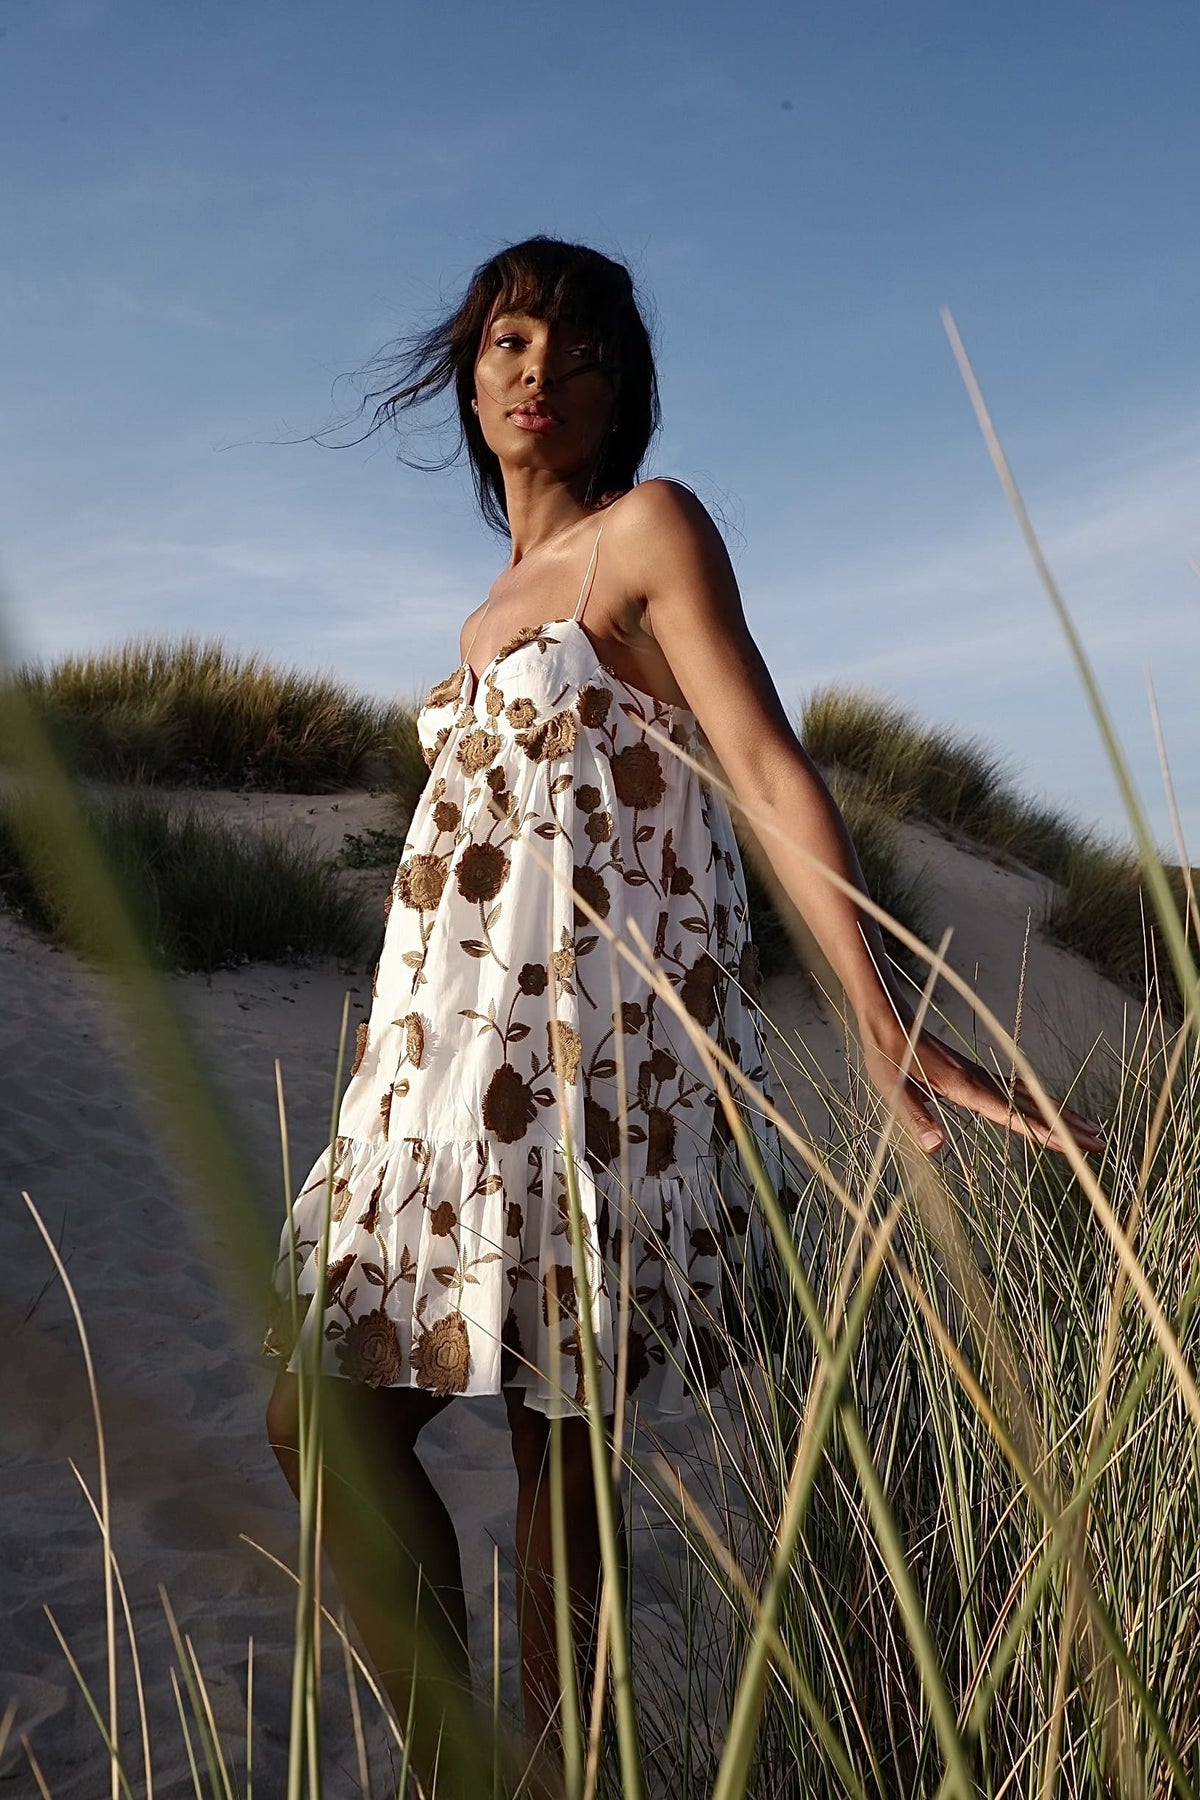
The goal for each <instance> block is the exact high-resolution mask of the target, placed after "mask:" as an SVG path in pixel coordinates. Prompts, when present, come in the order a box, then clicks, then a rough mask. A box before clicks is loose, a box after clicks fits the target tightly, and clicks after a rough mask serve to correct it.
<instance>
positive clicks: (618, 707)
mask: <svg viewBox="0 0 1200 1800" xmlns="http://www.w3.org/2000/svg"><path fill="white" fill-rule="evenodd" d="M599 542H600V539H599V535H598V536H597V538H596V543H595V545H594V547H593V550H592V557H591V561H590V562H589V565H588V571H587V575H586V576H585V578H584V583H583V587H582V588H581V590H580V595H579V600H578V602H577V603H576V607H575V612H574V613H573V614H572V615H571V617H569V618H565V619H558V620H553V621H550V622H547V623H546V624H544V625H541V626H537V627H530V628H527V629H525V630H523V631H520V632H518V633H517V635H516V636H515V637H514V638H512V639H511V640H510V641H509V642H508V643H507V644H505V645H504V646H503V648H502V649H501V650H500V651H499V652H498V653H497V654H496V656H495V657H493V659H492V661H491V662H490V663H489V664H488V666H487V668H486V669H485V670H484V672H483V674H482V675H481V676H480V677H479V678H478V680H476V678H475V676H474V674H473V671H472V669H471V667H470V664H469V662H468V661H467V660H464V661H463V663H462V664H461V665H460V667H459V668H458V669H456V670H455V672H454V674H453V675H451V676H449V677H448V678H447V679H446V680H445V681H442V682H440V683H439V684H438V685H437V686H436V687H435V688H433V689H432V691H431V692H430V693H429V694H428V696H427V697H426V699H425V702H424V704H423V706H422V708H421V711H420V714H419V717H418V729H419V733H420V737H421V743H422V748H423V751H424V755H425V760H426V762H427V763H428V765H429V768H430V777H429V781H428V783H427V785H426V788H425V790H424V792H423V794H422V796H421V799H420V801H419V803H418V805H417V808H416V812H415V813H414V816H413V820H412V824H411V827H410V830H409V833H408V838H407V841H406V843H405V847H404V853H403V856H402V859H401V862H400V865H399V867H398V869H397V871H396V876H395V880H394V882H393V886H392V891H391V894H390V895H389V898H388V901H387V905H386V917H387V927H386V932H385V936H384V944H383V950H382V954H381V956H380V960H379V964H378V967H377V969H376V971H375V979H374V981H373V983H372V995H373V999H372V1006H371V1012H370V1017H369V1019H368V1020H367V1021H365V1022H364V1023H362V1024H360V1025H359V1027H358V1043H357V1053H356V1056H355V1059H354V1065H353V1069H352V1072H351V1079H350V1083H349V1086H348V1087H347V1089H346V1092H345V1095H344V1098H343V1100H342V1104H341V1111H340V1115H339V1120H338V1131H337V1136H336V1139H335V1142H334V1143H333V1144H332V1145H331V1146H330V1147H329V1148H328V1149H327V1150H326V1151H325V1153H324V1154H323V1155H322V1156H321V1157H320V1158H319V1159H318V1161H317V1163H316V1164H315V1166H314V1167H313V1169H312V1171H311V1173H310V1175H309V1176H308V1178H307V1180H306V1181H305V1182H304V1184H303V1187H302V1189H301V1191H300V1193H299V1195H298V1198H297V1199H296V1202H295V1205H294V1206H293V1208H292V1211H291V1215H290V1219H289V1222H288V1224H286V1225H285V1227H284V1232H283V1237H282V1239H281V1245H280V1255H279V1262H278V1264H277V1268H276V1275H275V1301H274V1303H273V1314H274V1322H273V1324H272V1326H271V1329H270V1330H269V1331H268V1334H267V1339H266V1342H265V1345H264V1348H265V1349H266V1350H267V1351H268V1352H271V1353H274V1354H279V1355H284V1356H286V1355H289V1353H291V1361H290V1363H289V1366H290V1367H293V1368H294V1367H295V1366H296V1361H297V1357H298V1350H296V1348H295V1347H294V1346H291V1345H289V1343H288V1341H287V1339H288V1335H289V1333H288V1331H287V1328H286V1324H285V1321H287V1320H289V1319H290V1317H291V1307H290V1302H289V1300H288V1295H289V1268H290V1261H291V1257H290V1250H289V1242H288V1239H289V1233H290V1232H291V1231H292V1230H294V1232H295V1238H296V1243H295V1256H296V1265H297V1267H298V1271H299V1280H298V1288H299V1293H300V1296H301V1304H302V1306H303V1305H306V1304H307V1305H308V1310H307V1312H306V1314H305V1318H304V1323H303V1327H302V1336H303V1334H304V1333H307V1332H309V1331H311V1330H313V1329H315V1328H316V1321H317V1318H318V1313H319V1310H320V1309H316V1308H313V1307H312V1306H311V1304H308V1303H310V1302H311V1296H312V1294H313V1291H314V1289H315V1286H316V1272H317V1247H318V1244H319V1241H320V1235H321V1223H322V1218H323V1216H324V1210H325V1206H326V1195H327V1191H328V1182H329V1175H330V1158H331V1157H332V1161H333V1170H332V1173H333V1194H332V1218H331V1227H330V1237H329V1254H328V1270H327V1280H326V1284H325V1305H324V1309H323V1313H321V1314H320V1329H321V1332H322V1338H323V1344H322V1352H321V1355H322V1366H323V1369H324V1370H325V1372H326V1373H330V1374H340V1375H344V1376H347V1377H349V1378H351V1379H353V1380H358V1381H363V1382H367V1383H369V1384H371V1385H373V1386H379V1385H387V1386H412V1387H419V1388H424V1389H428V1390H431V1391H432V1392H434V1393H437V1394H489V1393H497V1392H499V1390H500V1388H501V1387H502V1386H519V1387H523V1388H524V1389H525V1400H526V1404H528V1405H532V1406H534V1407H536V1408H538V1409H539V1410H540V1411H542V1412H543V1413H547V1414H549V1413H559V1414H564V1413H571V1412H575V1411H577V1410H578V1409H579V1408H580V1407H581V1406H583V1405H584V1404H585V1403H586V1398H587V1396H586V1387H585V1370H584V1363H583V1360H582V1349H581V1344H580V1327H579V1309H580V1304H581V1302H580V1296H579V1295H578V1293H577V1290H576V1282H575V1276H574V1268H573V1261H572V1251H571V1242H570V1238H569V1236H568V1230H569V1219H570V1212H569V1206H568V1194H567V1185H566V1166H567V1155H568V1152H567V1150H566V1148H565V1146H566V1144H567V1143H568V1142H569V1143H570V1145H571V1146H572V1147H573V1153H574V1162H575V1169H576V1178H577V1184H578V1192H579V1201H580V1207H581V1212H582V1221H583V1242H584V1255H585V1258H586V1264H587V1271H588V1285H589V1288H590V1290H591V1295H592V1302H593V1304H592V1322H593V1327H594V1331H595V1336H596V1346H597V1351H598V1354H599V1358H600V1371H601V1380H602V1385H603V1401H604V1406H605V1410H606V1411H611V1409H612V1403H613V1392H614V1385H615V1366H616V1364H615V1359H616V1352H617V1344H618V1341H619V1333H618V1322H619V1321H618V1308H619V1271H620V1264H621V1237H622V1233H623V1232H628V1233H629V1249H628V1256H629V1263H628V1267H629V1271H630V1278H631V1293H630V1302H629V1307H630V1311H629V1363H628V1391H629V1394H630V1397H631V1401H636V1402H637V1404H638V1407H639V1409H640V1410H641V1411H643V1412H649V1413H651V1414H667V1413H680V1412H682V1411H684V1410H686V1409H687V1408H688V1407H689V1406H690V1405H691V1404H692V1403H693V1395H691V1394H690V1393H689V1388H691V1387H694V1386H695V1385H704V1386H711V1385H712V1384H713V1383H714V1382H715V1381H717V1380H718V1379H719V1376H720V1372H721V1368H722V1366H723V1359H724V1354H725V1353H724V1348H723V1337H722V1334H721V1332H720V1330H719V1329H718V1327H719V1324H720V1321H721V1319H722V1316H723V1309H724V1301H723V1297H722V1296H723V1289H725V1290H728V1288H729V1287H730V1285H731V1284H732V1285H733V1287H734V1288H736V1284H737V1281H738V1279H739V1276H740V1273H741V1270H742V1268H743V1262H744V1255H745V1253H746V1251H747V1248H748V1239H747V1231H748V1228H749V1227H750V1226H751V1222H752V1219H753V1216H754V1213H755V1210H756V1209H755V1208H754V1205H753V1187H752V1184H751V1183H750V1182H749V1181H748V1180H747V1178H746V1175H745V1172H744V1171H743V1169H742V1167H741V1164H740V1159H739V1158H738V1157H737V1156H736V1153H735V1152H734V1150H733V1147H732V1143H731V1134H730V1132H729V1129H728V1125H727V1122H726V1120H725V1116H724V1113H723V1111H722V1109H721V1107H720V1106H719V1105H718V1104H717V1102H716V1095H715V1092H714V1089H713V1087H712V1085H711V1082H710V1080H709V1078H708V1075H707V1073H706V1070H705V1065H704V1061H703V1058H702V1056H701V1054H700V1052H699V1051H698V1049H697V1047H696V1046H695V1045H694V1044H693V1043H692V1042H691V1041H690V1039H689V1037H688V1034H687V1032H686V1030H685V1028H684V1026H683V1024H682V1022H681V1021H680V1019H678V1018H677V1017H675V1016H673V1014H672V1012H671V1010H670V1009H669V1007H668V1006H667V1004H666V1003H665V1002H664V1000H663V999H662V997H661V995H658V994H656V993H655V992H654V990H653V988H652V987H651V986H650V984H649V983H648V982H647V980H646V979H645V977H644V975H643V974H641V973H640V972H639V970H638V969H637V968H635V967H633V966H631V964H630V963H629V962H627V961H626V960H625V959H623V958H622V957H620V956H619V955H617V954H616V953H615V951H614V950H613V948H612V946H611V944H610V943H609V941H608V939H607V938H606V936H605V935H604V932H603V930H601V929H600V928H598V927H597V926H596V924H595V923H594V921H593V920H592V919H591V918H589V917H588V916H587V915H586V914H585V912H584V911H583V910H582V909H581V908H579V907H578V906H577V904H576V900H575V894H576V893H577V894H578V895H579V896H581V897H582V899H583V900H584V901H585V902H586V903H587V905H588V906H589V907H590V908H591V909H592V912H593V913H594V914H595V915H596V916H597V917H598V918H599V919H601V920H602V921H603V922H604V925H605V926H606V927H608V928H609V929H610V930H611V931H612V932H613V933H615V935H616V937H617V938H618V939H620V940H621V941H622V942H624V943H626V944H627V945H628V946H629V947H630V948H631V949H632V950H633V951H634V952H635V953H636V954H638V955H639V956H640V955H641V954H642V946H641V945H640V944H639V943H638V940H637V937H636V936H635V935H634V932H633V930H632V929H631V928H633V927H635V926H636V927H637V928H639V929H640V932H641V934H642V935H643V938H644V942H645V944H647V945H648V946H649V949H650V952H651V956H652V960H653V965H654V967H655V968H656V969H657V971H658V972H659V974H660V976H664V977H665V978H666V980H667V982H669V983H670V985H671V986H672V987H673V988H674V989H675V990H676V992H677V994H678V996H679V998H680V1000H681V1001H682V1002H683V1005H684V1007H685V1008H686V1009H687V1011H688V1012H689V1013H690V1014H691V1016H692V1017H693V1018H694V1019H695V1020H696V1021H697V1022H698V1023H699V1024H700V1025H701V1026H703V1027H704V1028H705V1029H706V1031H708V1032H709V1033H711V1035H712V1036H713V1037H714V1038H715V1039H716V1041H717V1042H718V1043H719V1044H721V1045H722V1046H723V1047H724V1048H725V1050H726V1051H727V1052H728V1053H729V1054H730V1055H731V1056H732V1057H733V1058H734V1059H735V1060H736V1061H737V1063H738V1064H739V1066H740V1067H741V1068H742V1069H743V1070H744V1071H745V1073H746V1074H747V1075H748V1076H749V1077H750V1078H751V1080H752V1081H754V1082H755V1084H756V1085H757V1086H759V1087H760V1088H762V1089H763V1090H764V1091H765V1092H769V1091H770V1087H769V1080H768V1076H767V1071H766V1069H765V1066H764V1063H765V1059H764V1055H763V1047H762V1041H761V1037H760V1034H759V1030H758V1025H757V1021H756V1016H755V1010H754V1005H753V994H754V992H755V991H756V989H757V961H756V956H755V952H754V950H753V947H752V945H751V942H750V937H749V932H748V923H747V904H746V890H745V880H744V876H743V872H742V865H741V861H740V858H739V854H738V849H737V845H736V842H735V839H734V835H733V826H732V821H731V819H730V815H729V811H728V809H727V807H726V805H725V803H724V801H723V800H722V799H721V798H720V797H719V796H718V795H716V794H715V793H714V792H713V791H712V790H711V789H710V788H709V787H708V786H707V784H706V783H704V782H703V781H702V780H701V778H700V776H699V775H698V774H697V773H696V771H695V770H694V769H693V768H691V767H689V766H688V764H687V763H685V762H684V761H682V760H681V759H680V758H679V757H677V756H675V755H674V754H673V753H672V750H671V748H670V746H669V745H667V744H664V743H663V742H662V741H657V742H656V741H654V739H653V738H651V737H650V736H649V735H647V733H646V731H645V730H644V729H643V727H646V726H649V727H651V728H653V729H654V730H655V731H657V732H658V733H659V734H661V737H665V738H668V739H669V740H670V744H675V745H679V746H680V747H681V748H682V749H684V750H685V751H687V752H689V753H691V754H692V755H693V756H695V755H697V754H698V753H699V752H700V750H701V749H702V739H701V736H700V733H699V730H698V727H697V723H696V720H695V717H694V715H693V714H692V713H691V712H690V711H688V710H687V709H685V708H682V707H677V706H673V705H670V704H668V703H667V702H664V701H661V700H657V699H654V698H652V697H651V696H649V695H648V694H645V693H643V692H642V691H641V690H639V689H637V688H633V687H630V686H629V685H628V684H627V683H625V682H624V681H622V680H621V679H620V678H619V677H618V676H617V675H616V674H614V673H613V671H612V670H610V669H608V668H606V667H605V666H604V665H602V664H601V662H600V661H599V659H598V657H597V654H596V651H595V649H594V648H593V646H592V643H591V641H590V639H589V638H588V637H587V635H586V633H585V632H584V630H583V627H582V623H581V614H582V608H583V605H584V604H585V602H586V597H587V594H588V592H589V590H590V584H591V580H592V576H593V573H594V569H595V563H596V556H597V552H598V549H599ZM745 1116H746V1118H747V1122H748V1123H749V1124H750V1125H751V1128H752V1129H753V1130H754V1131H755V1133H756V1136H757V1139H758V1143H759V1149H760V1154H762V1155H763V1156H764V1160H765V1161H766V1163H767V1167H768V1172H769V1173H770V1174H772V1175H773V1176H774V1175H775V1174H776V1173H777V1171H778V1167H779V1164H778V1161H777V1158H778V1139H777V1137H776V1135H775V1133H774V1129H773V1127H771V1126H770V1125H768V1124H765V1123H764V1122H763V1120H762V1118H761V1115H759V1116H757V1117H754V1116H753V1115H752V1114H751V1113H750V1112H749V1111H746V1113H745ZM622 1132H624V1136H625V1140H626V1160H625V1165H624V1173H625V1175H626V1176H627V1178H628V1179H627V1183H624V1182H623V1180H622V1158H621V1147H622V1144H621V1140H622ZM754 1227H755V1229H756V1230H761V1224H760V1223H759V1222H758V1221H757V1220H755V1221H754ZM552 1334H553V1335H554V1336H556V1337H557V1340H558V1351H559V1355H558V1386H557V1387H555V1385H554V1382H553V1380H552V1363H551V1355H552V1350H551V1336H552Z"/></svg>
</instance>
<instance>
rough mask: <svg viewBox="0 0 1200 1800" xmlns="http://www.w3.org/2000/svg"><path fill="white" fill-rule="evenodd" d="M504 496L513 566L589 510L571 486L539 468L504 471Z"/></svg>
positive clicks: (585, 514) (574, 523) (577, 520)
mask: <svg viewBox="0 0 1200 1800" xmlns="http://www.w3.org/2000/svg"><path fill="white" fill-rule="evenodd" d="M504 499H505V505H506V508H507V511H508V530H509V536H510V537H511V539H512V558H511V563H510V567H513V568H515V567H516V565H517V563H519V562H520V561H521V559H522V558H523V557H525V556H528V555H529V553H530V551H532V550H536V549H538V548H539V547H540V545H542V544H546V543H549V541H550V539H551V538H554V537H559V536H561V535H562V534H563V533H564V532H565V531H566V530H567V529H568V527H569V526H571V525H577V524H578V523H579V521H580V519H583V518H586V517H587V514H588V511H589V508H588V507H587V506H585V505H584V503H583V500H582V499H581V498H580V496H579V495H578V494H577V493H576V492H575V490H574V489H573V488H571V487H569V486H568V485H567V483H566V482H564V481H562V480H561V479H560V478H558V477H556V476H550V475H547V474H546V473H545V472H544V471H542V470H540V469H514V470H511V471H507V470H506V471H505V476H504Z"/></svg>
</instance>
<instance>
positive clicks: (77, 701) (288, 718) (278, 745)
mask: <svg viewBox="0 0 1200 1800" xmlns="http://www.w3.org/2000/svg"><path fill="white" fill-rule="evenodd" d="M11 678H12V679H13V680H15V681H16V682H17V683H18V685H19V686H20V687H21V689H22V691H23V692H24V693H25V694H26V695H27V696H28V697H29V699H30V700H31V701H32V702H33V703H34V705H35V706H36V707H37V709H38V712H39V714H40V716H41V717H42V718H43V719H44V720H45V722H46V725H47V727H48V729H49V730H50V732H51V734H52V737H53V740H54V742H55V744H56V746H57V748H58V750H59V752H60V754H61V755H62V756H63V757H64V758H65V760H66V761H67V762H68V764H69V766H70V767H71V768H73V769H74V770H75V771H76V772H77V773H79V774H80V775H84V776H91V777H94V778H101V779H107V780H113V781H138V782H159V783H163V784H169V785H174V786H206V787H253V788H262V789H270V790H272V791H276V792H282V793H325V792H331V791H334V790H336V789H339V788H345V787H351V786H354V785H364V786H365V785H367V784H368V781H369V779H370V778H371V777H372V776H373V775H374V774H377V773H378V771H379V766H380V763H381V762H382V764H383V765H384V766H385V767H386V765H387V762H388V758H389V746H390V744H391V742H392V740H393V738H394V736H395V734H396V729H397V713H403V712H404V711H405V710H407V709H405V708H398V707H396V706H394V705H385V704H383V703H381V702H379V701H376V700H372V699H369V698H367V697H366V696H364V695H361V694H356V693H355V692H353V690H352V689H351V688H349V687H348V686H347V685H346V684H345V683H343V682H340V681H336V680H333V679H331V678H329V677H326V676H321V675H311V674H306V673H304V672H303V671H301V670H297V669H288V668H283V667H278V666H275V665H273V664H270V663H267V662H266V661H264V659H263V658H262V657H260V656H258V655H256V654H253V653H248V654H239V653H237V652H234V651H231V650H229V649H227V648H226V646H225V645H224V644H223V643H221V642H220V641H219V640H207V641H206V640H203V639H200V638H196V637H186V638H182V639H166V638H138V639H135V640H133V641H131V642H129V643H127V644H124V645H120V646H118V647H116V648H114V649H111V650H102V651H95V652H92V653H89V654H86V655H79V656H66V657H61V658H59V659H58V660H57V661H55V662H53V663H50V664H48V665H47V664H40V663H26V664H23V665H21V666H20V667H19V668H16V669H14V671H13V673H12V677H11Z"/></svg>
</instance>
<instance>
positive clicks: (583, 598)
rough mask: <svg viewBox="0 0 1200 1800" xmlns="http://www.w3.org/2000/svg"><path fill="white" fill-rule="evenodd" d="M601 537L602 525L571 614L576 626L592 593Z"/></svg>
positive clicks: (602, 532) (602, 533)
mask: <svg viewBox="0 0 1200 1800" xmlns="http://www.w3.org/2000/svg"><path fill="white" fill-rule="evenodd" d="M603 535H604V527H603V525H602V526H601V527H600V529H599V531H598V532H597V533H596V541H595V543H594V544H593V545H592V554H591V556H590V557H589V558H588V566H587V569H586V571H585V573H584V577H583V586H582V587H581V588H580V590H579V598H578V600H577V601H576V602H575V611H574V612H573V613H572V614H571V617H572V618H573V619H574V621H575V623H576V624H578V623H579V621H580V619H582V617H583V609H584V607H585V606H586V605H587V602H588V595H589V594H590V593H591V591H592V576H593V575H594V574H595V571H596V557H597V556H598V554H599V551H600V539H601V538H602V537H603Z"/></svg>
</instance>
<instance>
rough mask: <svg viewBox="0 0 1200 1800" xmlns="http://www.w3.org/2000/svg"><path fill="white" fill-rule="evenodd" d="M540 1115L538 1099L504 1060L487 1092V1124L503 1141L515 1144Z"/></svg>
mask: <svg viewBox="0 0 1200 1800" xmlns="http://www.w3.org/2000/svg"><path fill="white" fill-rule="evenodd" d="M536 1117H537V1101H536V1100H535V1099H534V1097H533V1090H532V1088H531V1087H530V1086H529V1083H528V1082H527V1081H522V1079H521V1077H520V1076H519V1075H518V1074H517V1071H516V1070H515V1069H514V1068H513V1066H512V1064H511V1063H506V1062H505V1063H501V1064H500V1066H499V1068H498V1069H496V1070H495V1071H494V1072H493V1075H492V1078H491V1080H490V1081H489V1082H488V1084H487V1087H486V1088H485V1089H484V1092H483V1128H484V1130H485V1131H491V1132H494V1133H495V1135H496V1136H497V1137H498V1138H499V1139H500V1142H501V1143H502V1144H515V1143H517V1142H518V1141H519V1139H521V1138H523V1137H524V1136H525V1133H526V1132H527V1131H528V1130H529V1127H530V1126H531V1125H532V1124H533V1121H534V1119H535V1118H536Z"/></svg>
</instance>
